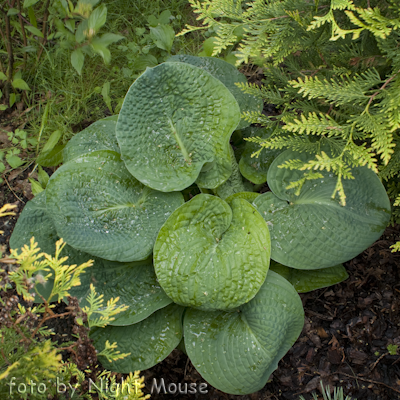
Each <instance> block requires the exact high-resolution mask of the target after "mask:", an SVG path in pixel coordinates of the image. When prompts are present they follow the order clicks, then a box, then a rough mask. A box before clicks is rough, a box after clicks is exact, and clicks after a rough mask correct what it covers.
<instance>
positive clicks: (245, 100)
mask: <svg viewBox="0 0 400 400" xmlns="http://www.w3.org/2000/svg"><path fill="white" fill-rule="evenodd" d="M168 62H184V63H188V64H191V65H194V66H196V67H198V68H201V69H203V70H204V71H207V72H208V73H210V74H211V75H212V76H214V77H215V78H217V79H218V80H220V81H221V82H222V83H223V84H224V85H225V86H226V87H227V88H228V90H229V91H230V92H231V93H232V95H233V96H234V97H235V99H236V101H237V102H238V104H239V107H240V112H241V113H243V112H252V111H254V112H261V110H262V108H263V102H262V100H260V99H258V98H256V97H254V96H252V95H250V94H246V93H244V92H243V91H242V90H241V89H239V88H238V87H237V86H236V84H237V83H247V79H246V77H245V76H244V75H243V74H242V73H241V72H239V71H238V70H237V68H236V67H234V66H233V65H231V64H229V63H228V62H226V61H224V60H221V59H219V58H214V57H195V56H188V55H183V54H182V55H176V56H172V57H170V58H169V59H168ZM249 125H250V122H247V121H245V120H244V119H241V120H240V123H239V125H238V126H237V128H236V129H242V128H245V127H247V126H249Z"/></svg>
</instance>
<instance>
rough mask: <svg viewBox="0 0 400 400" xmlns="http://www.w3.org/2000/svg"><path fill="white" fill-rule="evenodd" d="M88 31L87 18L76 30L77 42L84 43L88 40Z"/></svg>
mask: <svg viewBox="0 0 400 400" xmlns="http://www.w3.org/2000/svg"><path fill="white" fill-rule="evenodd" d="M87 33H88V21H87V20H86V19H85V20H83V21H82V22H81V23H80V24H79V25H78V28H77V29H76V32H75V40H76V42H77V43H82V42H83V41H84V40H86V35H87Z"/></svg>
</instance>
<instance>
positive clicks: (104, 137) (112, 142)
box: [64, 115, 120, 164]
mask: <svg viewBox="0 0 400 400" xmlns="http://www.w3.org/2000/svg"><path fill="white" fill-rule="evenodd" d="M116 125H117V116H116V115H113V116H111V117H108V118H104V119H101V120H99V121H96V122H95V123H93V124H92V125H90V126H89V127H87V128H86V129H84V130H83V131H81V132H79V133H77V134H76V135H75V136H74V137H73V138H72V139H71V140H70V141H69V142H68V143H67V145H66V146H65V147H64V164H65V163H67V162H68V161H70V160H72V159H74V158H75V157H78V156H80V155H82V154H87V153H91V152H93V151H97V150H112V151H115V152H117V153H119V152H120V150H119V146H118V142H117V137H116V136H115V127H116Z"/></svg>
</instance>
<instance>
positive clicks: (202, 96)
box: [116, 63, 240, 192]
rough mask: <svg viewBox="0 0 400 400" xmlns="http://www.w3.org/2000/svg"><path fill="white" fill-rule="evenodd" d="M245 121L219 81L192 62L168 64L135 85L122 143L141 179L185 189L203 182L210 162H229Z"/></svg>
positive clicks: (121, 123) (123, 119)
mask: <svg viewBox="0 0 400 400" xmlns="http://www.w3.org/2000/svg"><path fill="white" fill-rule="evenodd" d="M239 120H240V110H239V106H238V104H237V102H236V100H235V98H234V97H233V96H232V94H231V93H230V92H229V90H228V89H227V88H226V87H225V86H224V85H223V84H222V83H221V82H220V81H219V80H218V79H216V78H214V77H213V76H212V75H210V74H209V73H208V72H206V71H203V70H202V69H200V68H197V67H194V66H192V65H190V64H186V63H163V64H160V65H158V66H157V67H154V68H148V69H147V70H146V71H145V72H144V73H143V74H142V75H141V76H140V77H139V78H138V79H136V81H135V82H134V83H133V85H132V86H131V87H130V89H129V91H128V93H127V95H126V97H125V100H124V103H123V105H122V108H121V112H120V114H119V118H118V123H117V129H116V132H117V140H118V143H119V146H120V148H121V154H122V158H123V160H124V162H125V164H126V166H127V168H128V170H129V171H130V172H131V173H132V175H133V176H135V177H136V178H137V179H138V180H139V181H141V182H142V183H144V184H145V185H147V186H149V187H151V188H153V189H156V190H160V191H163V192H170V191H179V190H183V189H185V188H186V187H188V186H190V185H191V184H192V183H193V182H194V181H195V180H196V179H197V177H198V175H199V173H200V172H201V170H202V169H203V166H204V164H206V163H213V162H214V160H218V159H219V158H221V157H224V158H225V159H228V160H229V153H228V152H227V149H228V145H229V138H230V136H231V134H232V132H233V130H234V129H235V128H236V126H237V124H238V123H239ZM229 175H230V171H228V173H227V174H225V175H222V176H220V177H219V180H217V182H214V184H215V186H214V187H209V188H208V189H214V188H215V187H217V186H219V185H220V184H221V183H223V182H225V181H226V180H227V179H228V178H229Z"/></svg>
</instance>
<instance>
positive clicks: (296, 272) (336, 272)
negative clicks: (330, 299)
mask: <svg viewBox="0 0 400 400" xmlns="http://www.w3.org/2000/svg"><path fill="white" fill-rule="evenodd" d="M270 269H271V270H272V271H274V272H276V273H278V274H279V275H281V276H283V277H284V278H285V279H287V280H288V281H289V282H290V283H291V284H292V285H293V286H294V288H295V289H296V290H297V292H298V293H307V292H311V291H312V290H316V289H321V288H324V287H328V286H332V285H336V284H337V283H340V282H342V281H344V280H346V279H347V278H348V277H349V275H348V273H347V271H346V268H344V267H343V265H342V264H339V265H336V266H334V267H329V268H323V269H313V270H304V269H294V268H290V267H286V266H284V265H282V264H279V263H277V262H275V261H272V262H271V266H270Z"/></svg>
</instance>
